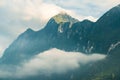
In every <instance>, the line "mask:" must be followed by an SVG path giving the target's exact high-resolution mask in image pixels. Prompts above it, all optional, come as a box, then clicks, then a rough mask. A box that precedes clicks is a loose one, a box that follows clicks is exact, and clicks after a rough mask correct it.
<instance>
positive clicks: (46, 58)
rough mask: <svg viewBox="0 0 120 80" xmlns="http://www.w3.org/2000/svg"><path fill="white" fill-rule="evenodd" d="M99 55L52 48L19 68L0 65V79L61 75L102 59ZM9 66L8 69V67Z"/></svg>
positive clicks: (103, 56)
mask: <svg viewBox="0 0 120 80" xmlns="http://www.w3.org/2000/svg"><path fill="white" fill-rule="evenodd" d="M105 57H106V56H105V55H101V54H91V55H86V54H83V53H79V52H65V51H62V50H58V49H56V48H53V49H51V50H48V51H45V52H43V53H40V54H38V55H36V56H35V57H34V58H33V59H31V60H29V61H25V62H23V63H21V65H19V66H12V65H11V66H10V65H7V66H6V65H4V66H3V65H2V66H3V68H2V67H1V69H0V77H2V78H9V77H13V76H14V77H13V78H23V77H29V76H35V75H38V74H39V75H51V74H62V73H66V72H68V71H70V70H75V69H77V68H80V67H81V65H84V64H87V63H90V62H95V61H98V60H101V59H104V58H105ZM8 66H9V67H8Z"/></svg>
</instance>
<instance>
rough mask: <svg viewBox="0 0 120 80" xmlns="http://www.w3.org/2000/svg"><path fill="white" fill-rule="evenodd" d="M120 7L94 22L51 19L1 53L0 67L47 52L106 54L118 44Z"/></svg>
mask: <svg viewBox="0 0 120 80" xmlns="http://www.w3.org/2000/svg"><path fill="white" fill-rule="evenodd" d="M119 31H120V6H119V5H118V6H116V7H114V8H112V9H111V10H109V11H108V12H106V13H105V14H104V15H103V16H102V17H101V18H100V19H98V21H97V22H91V21H89V20H84V21H82V22H80V21H78V20H77V19H74V18H72V17H71V16H69V15H67V14H66V13H60V14H58V15H56V16H54V17H52V18H51V19H50V20H49V21H48V23H47V24H46V26H45V28H43V29H42V30H39V31H33V30H32V29H27V30H26V31H25V32H24V33H22V34H21V35H20V36H19V37H18V38H17V39H16V40H15V41H14V42H13V43H12V44H11V45H10V46H9V48H7V49H6V50H5V52H4V55H3V57H2V58H1V63H5V64H18V63H20V62H21V61H24V60H26V59H30V58H32V57H33V56H35V55H37V54H38V53H40V52H43V51H45V50H48V49H51V48H58V49H61V50H65V51H76V52H84V53H86V54H91V53H93V52H95V53H101V54H108V53H110V51H111V50H112V49H113V48H114V46H115V44H117V43H118V42H119V41H120V36H119V33H120V32H119Z"/></svg>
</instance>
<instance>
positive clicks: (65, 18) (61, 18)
mask: <svg viewBox="0 0 120 80" xmlns="http://www.w3.org/2000/svg"><path fill="white" fill-rule="evenodd" d="M53 19H54V20H55V21H56V22H57V23H58V24H60V23H64V22H71V23H75V22H78V20H77V19H75V18H72V17H71V16H70V15H68V14H67V13H65V12H61V13H59V14H57V15H55V16H54V17H53Z"/></svg>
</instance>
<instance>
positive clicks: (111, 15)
mask: <svg viewBox="0 0 120 80" xmlns="http://www.w3.org/2000/svg"><path fill="white" fill-rule="evenodd" d="M90 34H91V35H90V40H91V42H93V44H95V46H94V50H93V51H94V52H99V53H109V48H110V46H111V45H112V44H115V43H117V42H118V41H120V36H119V34H120V5H118V6H116V7H114V8H112V9H110V10H109V11H108V12H106V13H105V14H104V15H103V16H102V17H101V18H100V19H99V20H98V21H97V22H96V23H95V24H94V26H93V30H92V31H91V33H90Z"/></svg>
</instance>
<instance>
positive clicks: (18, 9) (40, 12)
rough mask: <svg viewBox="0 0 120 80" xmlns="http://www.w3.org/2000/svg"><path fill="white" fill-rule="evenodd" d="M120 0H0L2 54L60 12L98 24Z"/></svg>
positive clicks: (0, 43)
mask: <svg viewBox="0 0 120 80" xmlns="http://www.w3.org/2000/svg"><path fill="white" fill-rule="evenodd" d="M119 2H120V0H0V54H2V53H3V51H4V49H5V48H7V47H8V46H9V45H10V43H11V42H12V41H14V40H15V39H16V38H17V36H18V35H19V34H20V33H22V32H24V31H25V30H26V29H27V28H32V29H33V30H39V29H41V28H43V27H44V25H45V24H46V23H47V21H48V20H49V19H50V18H51V17H52V16H54V15H56V14H58V13H60V12H63V11H65V12H67V13H68V14H69V15H71V16H73V17H75V18H77V19H79V20H80V21H81V20H83V19H86V18H87V19H90V20H92V21H96V20H97V19H98V18H99V17H100V16H101V15H103V14H104V13H105V12H106V11H108V10H109V9H110V8H112V7H114V6H116V5H118V4H119Z"/></svg>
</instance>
